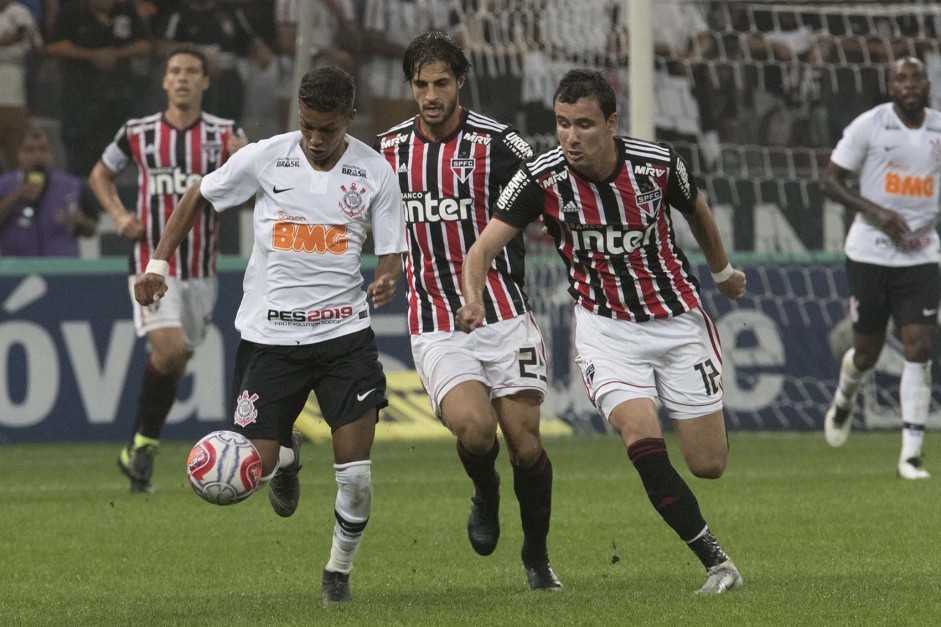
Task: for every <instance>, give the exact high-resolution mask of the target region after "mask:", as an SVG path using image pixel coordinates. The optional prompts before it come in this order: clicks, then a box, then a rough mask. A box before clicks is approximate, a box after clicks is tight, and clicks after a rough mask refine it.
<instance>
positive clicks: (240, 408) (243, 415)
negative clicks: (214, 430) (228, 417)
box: [235, 390, 258, 427]
mask: <svg viewBox="0 0 941 627" xmlns="http://www.w3.org/2000/svg"><path fill="white" fill-rule="evenodd" d="M236 400H237V402H236V405H235V424H237V425H238V426H240V427H244V426H246V425H249V424H251V423H253V422H255V419H256V418H258V410H257V409H255V401H257V400H258V395H257V394H251V395H249V393H248V390H243V391H242V395H241V396H239V397H238V399H236Z"/></svg>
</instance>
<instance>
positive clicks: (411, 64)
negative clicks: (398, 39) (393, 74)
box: [402, 31, 471, 83]
mask: <svg viewBox="0 0 941 627" xmlns="http://www.w3.org/2000/svg"><path fill="white" fill-rule="evenodd" d="M439 61H440V62H441V63H444V64H445V65H446V66H448V71H450V72H451V73H452V74H454V77H455V78H457V79H462V78H464V77H466V76H467V71H468V70H470V67H471V64H470V61H468V60H467V57H466V56H465V55H464V51H463V50H462V49H461V47H460V46H459V45H457V42H456V41H454V38H453V37H451V36H450V35H448V34H447V33H442V32H440V31H431V32H430V33H425V34H424V35H419V36H418V37H416V38H415V39H413V40H412V43H410V44H409V45H408V48H406V49H405V56H404V57H403V58H402V73H403V74H404V75H405V82H406V83H410V82H412V77H413V76H414V75H415V74H417V73H418V72H419V71H421V68H422V66H424V65H427V64H429V63H437V62H439Z"/></svg>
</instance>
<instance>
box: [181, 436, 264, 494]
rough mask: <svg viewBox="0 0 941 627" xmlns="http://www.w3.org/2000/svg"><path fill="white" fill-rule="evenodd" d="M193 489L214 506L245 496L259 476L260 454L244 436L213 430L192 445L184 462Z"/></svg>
mask: <svg viewBox="0 0 941 627" xmlns="http://www.w3.org/2000/svg"><path fill="white" fill-rule="evenodd" d="M186 475H187V476H188V477H189V480H190V485H191V486H193V491H195V492H196V494H198V495H199V496H201V497H202V498H203V499H204V500H206V501H209V502H210V503H213V504H214V505H232V504H233V503H238V502H239V501H243V500H245V499H246V498H248V495H250V494H251V493H252V491H253V490H254V489H255V487H256V486H257V485H258V480H259V479H260V478H261V456H260V455H259V454H258V450H257V449H256V448H255V446H254V445H253V444H252V443H251V442H250V441H249V440H248V438H246V437H245V436H244V435H241V434H239V433H236V432H234V431H213V432H212V433H210V434H209V435H207V436H206V437H204V438H203V439H202V440H200V441H199V442H197V443H196V445H195V446H193V450H192V451H190V456H189V459H188V460H187V462H186Z"/></svg>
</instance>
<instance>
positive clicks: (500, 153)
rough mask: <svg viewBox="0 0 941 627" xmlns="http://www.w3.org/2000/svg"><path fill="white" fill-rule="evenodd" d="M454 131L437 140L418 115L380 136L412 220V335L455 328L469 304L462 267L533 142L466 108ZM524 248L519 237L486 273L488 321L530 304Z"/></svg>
mask: <svg viewBox="0 0 941 627" xmlns="http://www.w3.org/2000/svg"><path fill="white" fill-rule="evenodd" d="M461 115H462V119H461V124H460V126H459V127H458V128H457V130H455V132H454V133H453V134H452V135H451V136H450V137H447V138H445V139H444V140H443V141H440V142H433V141H431V140H429V139H428V138H426V137H425V136H423V135H422V134H421V131H420V130H419V128H418V118H417V117H416V118H413V119H411V120H408V121H406V122H403V123H401V124H399V125H398V126H395V127H393V128H391V129H389V130H388V131H386V132H385V133H383V134H381V135H379V148H380V151H381V152H382V154H383V156H385V158H386V160H387V161H388V162H389V164H391V165H392V168H393V169H394V170H395V172H396V175H397V177H398V181H399V189H400V190H401V192H402V209H403V211H404V212H405V222H406V225H407V227H408V255H407V257H406V263H405V275H406V281H407V284H408V327H409V332H410V333H412V334H417V333H426V332H431V331H453V330H454V329H455V328H456V327H455V324H454V316H455V314H456V313H457V310H458V309H460V308H461V307H462V306H463V304H464V297H463V295H462V294H461V268H462V267H463V265H464V255H465V253H466V252H467V251H468V250H469V249H470V247H471V246H472V245H473V243H474V242H475V241H477V237H478V236H479V235H480V232H481V231H483V229H484V227H485V226H487V221H488V220H489V219H490V207H491V205H493V202H494V201H495V200H496V199H497V197H498V196H499V194H500V191H501V190H502V189H503V187H504V186H505V185H506V184H507V182H508V181H509V179H510V176H511V175H512V174H513V172H514V171H515V170H516V168H517V167H518V166H519V164H520V163H521V162H522V160H523V159H527V158H529V157H531V156H532V154H533V151H532V148H531V147H530V145H529V144H528V143H527V142H526V141H525V140H524V139H523V138H521V137H520V136H519V135H518V134H517V133H516V132H515V131H514V130H513V129H512V128H510V127H508V126H507V125H505V124H501V123H499V122H497V121H496V120H493V119H491V118H488V117H486V116H483V115H480V114H478V113H475V112H473V111H469V110H467V109H464V110H462V112H461ZM524 257H525V247H524V244H523V238H522V235H520V236H518V237H516V238H515V239H514V240H513V241H512V242H510V243H509V244H508V245H507V247H506V248H505V249H504V250H503V251H501V253H500V254H499V255H498V256H497V258H496V259H495V260H494V263H493V265H492V266H491V267H490V271H489V273H488V275H487V289H486V290H485V292H484V306H485V308H486V321H487V322H488V323H492V322H497V321H499V320H506V319H509V318H512V317H514V316H518V315H520V314H523V313H526V312H527V311H529V300H528V298H527V296H526V293H525V292H524V291H523V275H524V271H525V268H524Z"/></svg>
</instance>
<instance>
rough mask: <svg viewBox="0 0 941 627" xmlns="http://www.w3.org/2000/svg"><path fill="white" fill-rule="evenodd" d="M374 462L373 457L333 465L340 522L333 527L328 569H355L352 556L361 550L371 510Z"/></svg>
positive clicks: (343, 570) (341, 571) (342, 571)
mask: <svg viewBox="0 0 941 627" xmlns="http://www.w3.org/2000/svg"><path fill="white" fill-rule="evenodd" d="M371 464H372V462H371V461H370V460H363V461H356V462H350V463H348V464H334V466H333V468H334V470H335V471H336V480H337V488H338V489H337V500H336V504H335V505H334V515H335V516H336V521H337V522H336V525H335V526H334V528H333V547H332V548H331V549H330V561H329V562H327V567H326V569H327V570H328V571H332V572H336V573H348V572H350V571H351V570H352V569H353V557H354V556H355V555H356V551H357V549H359V544H360V541H361V540H362V537H363V531H365V529H366V523H368V522H369V513H370V511H371V509H372V476H371V473H370V465H371Z"/></svg>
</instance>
